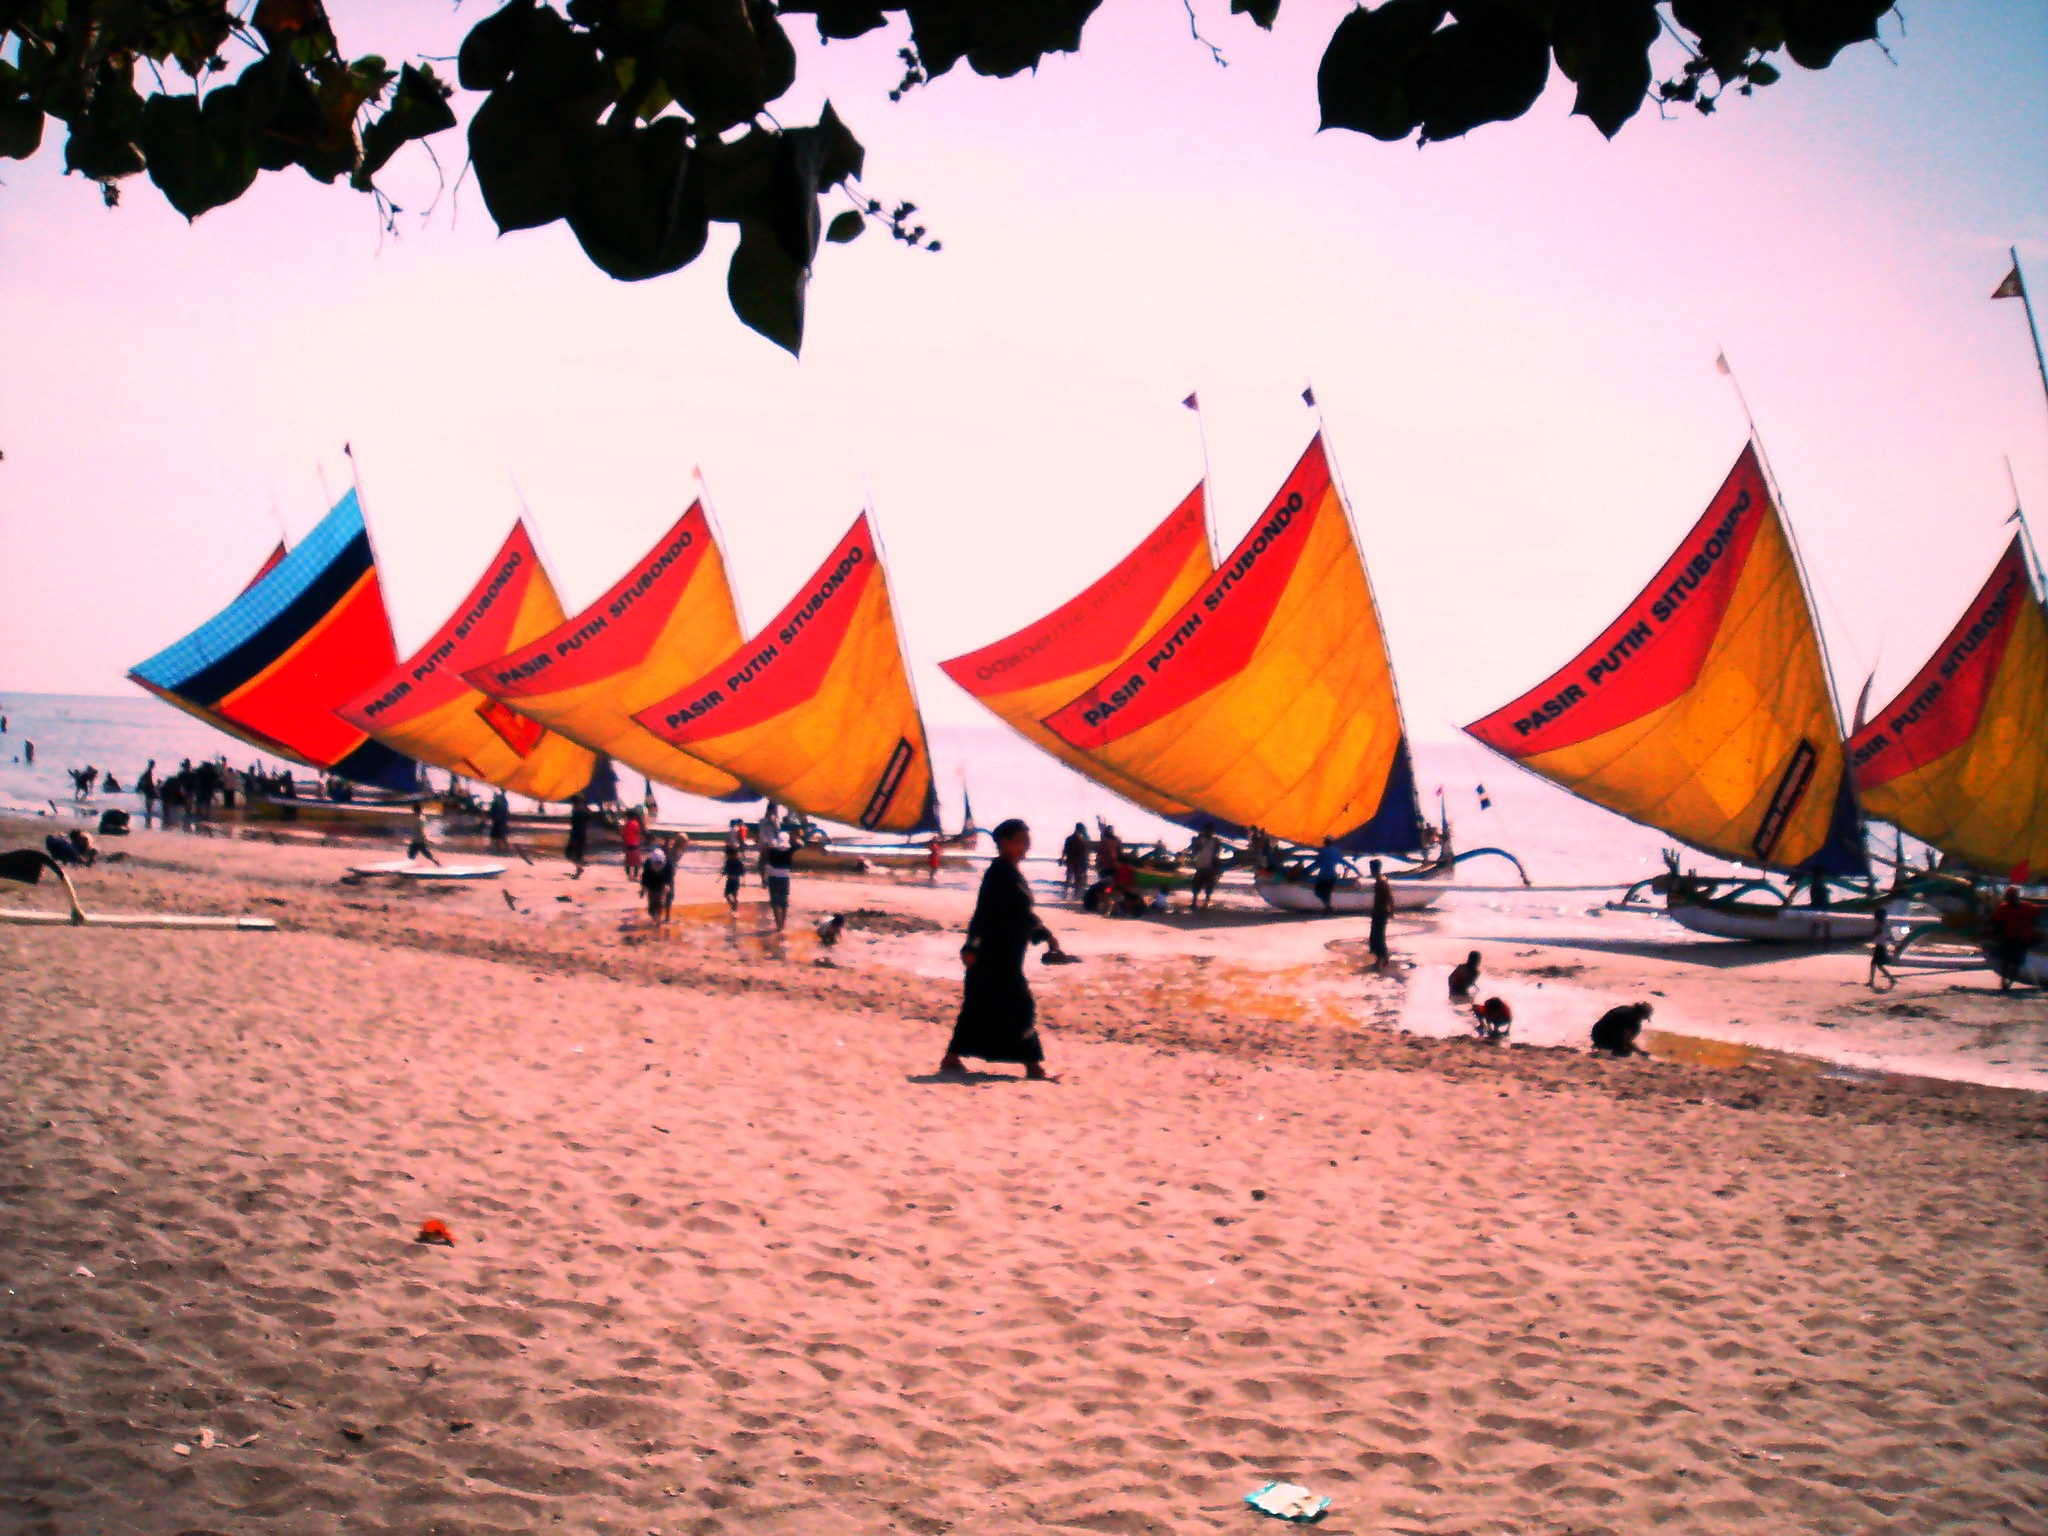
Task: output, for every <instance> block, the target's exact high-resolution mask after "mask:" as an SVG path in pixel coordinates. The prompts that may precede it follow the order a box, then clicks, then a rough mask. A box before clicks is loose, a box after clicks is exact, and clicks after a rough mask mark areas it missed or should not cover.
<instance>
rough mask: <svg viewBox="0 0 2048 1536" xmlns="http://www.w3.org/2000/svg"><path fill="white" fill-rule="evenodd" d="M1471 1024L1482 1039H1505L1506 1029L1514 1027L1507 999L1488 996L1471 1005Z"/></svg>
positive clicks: (1513, 1016)
mask: <svg viewBox="0 0 2048 1536" xmlns="http://www.w3.org/2000/svg"><path fill="white" fill-rule="evenodd" d="M1472 1018H1473V1026H1474V1028H1475V1029H1476V1030H1477V1031H1478V1034H1479V1038H1480V1039H1482V1040H1505V1039H1507V1037H1508V1031H1509V1030H1510V1029H1512V1028H1514V1025H1515V1014H1514V1010H1513V1009H1512V1008H1510V1007H1508V1004H1507V999H1506V998H1502V997H1489V998H1488V999H1487V1000H1486V1001H1485V1002H1483V1003H1474V1004H1473V1005H1472Z"/></svg>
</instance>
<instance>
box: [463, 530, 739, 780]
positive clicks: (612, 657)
mask: <svg viewBox="0 0 2048 1536" xmlns="http://www.w3.org/2000/svg"><path fill="white" fill-rule="evenodd" d="M743 638H744V637H743V636H742V634H741V632H740V619H739V610H738V608H737V607H735V606H734V604H733V598H732V585H731V583H730V582H729V581H728V580H727V577H726V570H725V556H724V555H723V553H722V552H721V551H720V550H719V547H718V540H717V538H716V537H715V535H714V533H713V531H712V527H711V520H710V518H709V517H707V516H706V515H705V512H704V508H703V506H702V504H701V503H699V504H693V505H692V506H691V508H690V510H689V511H688V512H686V513H684V514H683V517H682V520H681V521H680V522H678V523H677V524H676V525H675V526H674V527H673V528H671V529H669V531H668V532H667V533H666V534H665V535H664V536H663V537H662V540H661V542H660V543H659V544H657V545H655V547H654V548H653V549H652V550H650V551H649V552H648V554H647V556H646V558H645V559H643V560H641V561H640V563H639V564H638V565H636V566H634V567H633V569H632V570H630V571H628V572H627V573H626V574H625V575H624V576H623V577H622V578H620V580H619V582H618V584H617V585H616V586H614V587H613V588H612V589H611V590H610V591H609V592H607V593H605V594H604V596H602V597H600V598H599V599H598V600H597V601H596V602H594V603H592V604H591V605H590V606H589V607H588V608H586V609H584V610H583V611H582V612H581V613H579V614H577V615H576V616H575V617H574V618H572V619H564V620H563V621H562V623H561V624H559V625H558V626H557V627H555V628H554V629H552V630H550V631H548V632H547V633H546V634H544V635H542V636H540V638H538V639H536V640H533V641H530V642H529V643H528V644H526V645H525V646H522V647H520V648H519V649H517V650H514V651H510V652H508V653H507V654H505V655H503V656H500V657H498V658H497V659H496V660H494V661H492V662H490V663H489V664H488V665H485V666H481V667H474V668H472V669H471V670H470V671H468V672H466V673H464V674H463V676H464V680H465V681H467V682H468V683H469V684H470V686H472V687H474V688H478V689H480V690H482V691H483V692H484V693H487V694H489V695H490V696H491V697H492V698H494V699H498V700H500V701H501V702H503V703H505V704H508V705H510V706H511V707H512V708H513V709H515V710H517V711H518V712H519V713H520V714H522V715H526V716H528V717H529V718H531V719H534V720H537V721H539V722H540V723H541V724H542V725H545V726H548V727H549V728H551V729H553V730H555V731H559V732H560V733H561V734H562V735H564V736H566V737H568V738H570V739H571V740H572V741H578V742H581V743H582V744H583V745H584V746H586V747H589V748H590V749H591V750H592V751H595V752H606V753H609V754H610V755H611V756H612V758H613V759H614V760H616V761H618V762H621V763H624V764H626V765H627V766H628V767H630V768H634V769H637V770H638V771H639V772H641V773H643V774H645V775H646V776H647V777H648V778H650V779H653V780H654V781H655V782H656V783H660V784H666V785H668V786H669V787H670V788H672V789H680V790H682V791H684V792H685V793H687V794H692V795H707V796H711V797H713V798H725V799H729V798H732V797H734V796H745V797H746V798H752V797H751V796H748V795H747V793H746V791H744V790H742V789H741V787H740V783H739V781H738V780H737V779H735V778H734V777H733V776H732V775H731V774H729V773H726V772H724V771H723V770H721V769H718V768H714V767H712V766H711V765H710V764H709V763H706V762H704V761H702V760H700V759H698V758H695V757H692V756H690V755H689V754H688V753H687V752H684V751H682V750H681V749H680V748H677V747H673V746H671V745H669V743H667V742H665V741H663V740H662V739H661V738H660V737H658V736H656V735H655V734H654V733H653V732H651V731H649V730H648V729H647V728H646V727H645V726H643V725H641V724H640V723H639V722H638V721H636V720H635V719H634V718H633V712H634V711H635V710H639V709H645V708H646V707H647V706H648V705H650V704H653V703H656V702H658V701H659V700H662V699H665V698H667V697H668V696H669V695H670V694H672V693H674V692H675V691H676V690H677V689H678V688H682V687H685V686H687V685H688V684H690V683H692V682H695V681H696V680H697V679H698V678H699V677H701V676H703V675H704V671H705V669H706V668H708V667H715V666H716V665H717V664H718V663H719V662H720V661H722V660H724V659H725V658H726V657H727V656H730V655H731V654H732V653H733V652H734V651H735V650H737V649H738V648H739V646H740V644H741V641H742V640H743Z"/></svg>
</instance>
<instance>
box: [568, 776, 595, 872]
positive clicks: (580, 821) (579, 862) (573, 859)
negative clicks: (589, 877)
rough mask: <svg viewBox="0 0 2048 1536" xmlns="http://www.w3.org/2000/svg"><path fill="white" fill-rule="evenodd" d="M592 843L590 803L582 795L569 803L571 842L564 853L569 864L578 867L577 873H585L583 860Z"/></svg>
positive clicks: (574, 797)
mask: <svg viewBox="0 0 2048 1536" xmlns="http://www.w3.org/2000/svg"><path fill="white" fill-rule="evenodd" d="M589 842H590V802H589V801H588V800H585V799H584V798H583V796H582V795H580V794H579V795H575V796H573V797H572V798H571V799H570V801H569V842H568V846H567V847H565V848H564V849H563V850H562V851H563V853H565V854H566V855H568V859H569V862H570V863H571V864H574V865H575V866H576V873H577V874H579V875H580V874H582V873H583V859H584V854H585V851H586V849H587V848H588V846H589Z"/></svg>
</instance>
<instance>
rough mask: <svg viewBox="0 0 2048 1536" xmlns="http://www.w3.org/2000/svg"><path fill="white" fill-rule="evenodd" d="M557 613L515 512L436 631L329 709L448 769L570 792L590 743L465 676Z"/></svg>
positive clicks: (581, 778) (579, 781) (579, 782)
mask: <svg viewBox="0 0 2048 1536" xmlns="http://www.w3.org/2000/svg"><path fill="white" fill-rule="evenodd" d="M561 622H562V604H561V600H560V599H559V598H557V597H556V596H555V588H554V583H552V582H551V581H549V580H548V577H547V572H545V571H544V570H542V569H541V565H540V556H539V554H538V552H537V551H536V550H535V549H534V547H533V539H532V536H531V535H530V534H528V533H527V531H526V524H525V522H524V521H523V520H522V521H521V522H519V523H517V524H515V525H514V527H513V529H512V533H511V536H510V537H508V538H507V539H506V540H505V543H504V547H503V548H501V549H500V550H499V551H498V557H497V559H495V560H494V561H492V562H491V566H490V569H489V570H487V571H485V572H484V574H483V576H482V577H481V578H480V579H479V580H478V582H477V584H476V585H475V586H474V587H472V588H471V589H470V592H469V595H468V596H467V597H465V598H464V599H463V600H462V604H461V606H459V607H458V608H457V609H456V610H455V612H454V614H453V615H452V616H451V617H450V618H449V620H448V622H447V623H446V624H444V625H442V626H441V628H440V629H439V630H438V631H437V632H436V633H435V635H434V637H433V638H432V639H431V640H429V641H427V643H426V644H425V645H423V646H421V647H420V649H419V650H418V651H417V652H415V653H414V654H413V656H412V657H411V658H410V659H409V660H407V661H405V662H403V663H401V664H400V665H399V666H397V667H394V668H392V669H391V670H390V671H388V672H386V673H385V674H384V675H383V676H382V677H380V678H379V679H377V681H375V682H374V683H372V684H371V685H370V686H369V687H367V688H365V689H363V690H362V691H361V692H360V693H358V694H357V695H356V696H355V697H354V698H353V699H352V700H351V701H350V702H348V703H347V704H344V705H343V706H341V707H340V708H339V709H337V710H336V711H335V713H336V714H337V715H339V716H340V717H341V718H342V719H343V720H346V721H348V722H349V724H351V725H353V726H356V727H358V728H360V729H362V730H365V731H368V732H369V733H370V734H371V735H372V736H374V737H376V738H377V739H378V740H379V741H381V742H384V743H386V744H387V745H389V746H392V747H396V748H397V749H398V750H399V751H401V752H408V753H410V754H411V755H412V756H414V757H417V758H419V759H420V760H421V761H423V762H428V763H433V764H435V765H436V766H437V767H441V768H446V769H448V770H449V771H450V772H451V773H459V774H462V775H464V776H465V777H467V778H472V779H482V780H483V781H484V782H486V783H489V784H496V785H498V786H499V787H500V788H502V789H509V790H513V791H515V792H516V793H519V794H522V795H530V796H532V797H533V798H534V799H536V800H567V799H568V798H570V797H571V796H572V795H575V794H577V793H579V792H580V791H581V790H582V789H583V788H584V786H585V785H587V784H588V783H589V782H590V771H591V767H592V763H593V761H594V759H593V756H592V754H591V752H590V750H589V749H588V748H586V747H580V746H578V745H577V744H576V743H575V742H573V741H570V740H568V739H567V738H566V737H563V736H558V735H557V734H555V733H554V732H553V731H550V730H547V729H546V728H544V727H543V726H541V725H540V724H539V723H538V722H536V721H533V720H529V719H528V718H527V717H526V716H524V715H521V714H517V713H515V712H513V711H512V710H510V709H508V708H506V707H505V705H503V704H501V703H499V702H498V701H497V700H496V699H489V698H486V697H484V695H483V694H481V693H479V692H477V690H476V689H475V688H473V687H471V686H470V685H469V684H468V683H467V682H465V681H464V680H463V676H462V674H463V672H464V671H465V670H466V669H467V668H470V667H474V666H479V665H481V664H482V663H484V662H486V661H490V660H492V659H494V658H496V657H499V656H502V655H504V654H505V652H507V651H508V650H511V649H512V648H514V647H515V646H519V645H523V644H524V643H525V642H526V641H528V640H530V639H532V638H533V637H535V636H536V635H539V634H542V633H544V632H545V631H547V630H550V629H553V628H554V627H555V626H556V625H557V624H559V623H561Z"/></svg>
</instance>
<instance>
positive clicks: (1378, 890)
mask: <svg viewBox="0 0 2048 1536" xmlns="http://www.w3.org/2000/svg"><path fill="white" fill-rule="evenodd" d="M1393 915H1394V888H1393V887H1392V886H1391V885H1389V884H1387V877H1386V876H1385V875H1384V874H1382V873H1381V872H1380V861H1379V860H1378V859H1374V860H1373V861H1372V929H1371V931H1370V933H1369V935H1368V936H1367V938H1366V947H1367V948H1369V949H1370V950H1371V951H1372V968H1373V969H1374V970H1376V971H1384V970H1385V969H1386V968H1387V962H1388V961H1389V960H1391V959H1393V955H1392V954H1391V953H1390V952H1389V951H1388V949H1387V919H1388V918H1390V917H1392V916H1393Z"/></svg>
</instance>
